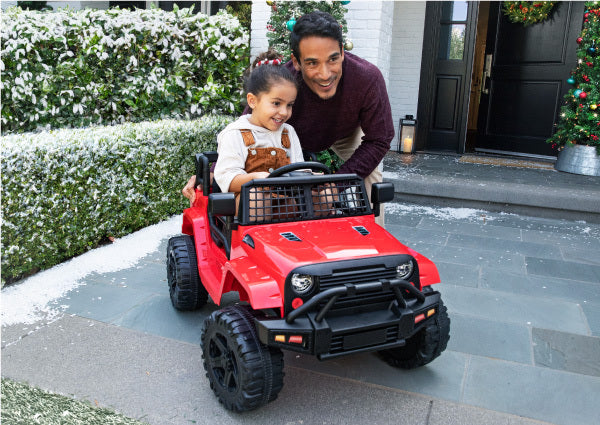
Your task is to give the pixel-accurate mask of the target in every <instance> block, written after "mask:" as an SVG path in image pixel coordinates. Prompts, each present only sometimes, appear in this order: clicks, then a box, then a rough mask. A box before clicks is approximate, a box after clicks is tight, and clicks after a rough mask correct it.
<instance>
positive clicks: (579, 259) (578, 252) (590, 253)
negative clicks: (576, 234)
mask: <svg viewBox="0 0 600 425" xmlns="http://www.w3.org/2000/svg"><path fill="white" fill-rule="evenodd" d="M560 250H561V252H562V258H563V259H565V260H566V261H572V262H574V263H585V264H593V265H595V266H600V248H598V249H585V248H579V247H568V248H564V247H563V248H561V249H560Z"/></svg>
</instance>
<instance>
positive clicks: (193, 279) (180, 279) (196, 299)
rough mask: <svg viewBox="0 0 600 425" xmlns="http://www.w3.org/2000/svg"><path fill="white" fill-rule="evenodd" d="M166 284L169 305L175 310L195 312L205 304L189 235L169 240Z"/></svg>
mask: <svg viewBox="0 0 600 425" xmlns="http://www.w3.org/2000/svg"><path fill="white" fill-rule="evenodd" d="M167 282H168V283H169V294H170V295H171V303H172V304H173V307H175V308H176V309H178V310H195V309H197V308H200V307H202V306H203V305H204V304H206V301H207V300H208V292H206V289H205V288H204V286H202V282H200V275H199V274H198V262H197V261H196V249H195V248H194V240H193V238H192V237H191V236H189V235H180V236H174V237H172V238H171V239H169V244H168V245H167Z"/></svg>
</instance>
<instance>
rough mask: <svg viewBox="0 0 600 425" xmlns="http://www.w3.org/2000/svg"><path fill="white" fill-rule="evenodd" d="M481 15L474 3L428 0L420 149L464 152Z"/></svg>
mask: <svg viewBox="0 0 600 425" xmlns="http://www.w3.org/2000/svg"><path fill="white" fill-rule="evenodd" d="M476 16H477V3H474V2H466V1H454V2H427V7H426V17H425V22H426V25H425V34H424V38H423V56H422V57H423V60H422V63H421V83H420V86H419V107H418V110H417V119H418V129H417V148H418V149H426V150H438V151H450V152H457V153H462V152H464V146H465V135H466V125H467V113H468V102H469V94H470V91H469V86H470V81H471V70H472V62H473V46H474V37H475V27H476Z"/></svg>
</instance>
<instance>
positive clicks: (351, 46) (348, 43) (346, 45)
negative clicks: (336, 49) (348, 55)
mask: <svg viewBox="0 0 600 425" xmlns="http://www.w3.org/2000/svg"><path fill="white" fill-rule="evenodd" d="M352 49H354V43H352V41H350V40H346V41H345V42H344V50H352Z"/></svg>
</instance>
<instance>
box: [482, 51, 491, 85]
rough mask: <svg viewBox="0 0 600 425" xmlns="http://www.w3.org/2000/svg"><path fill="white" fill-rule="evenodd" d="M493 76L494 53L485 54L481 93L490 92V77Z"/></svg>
mask: <svg viewBox="0 0 600 425" xmlns="http://www.w3.org/2000/svg"><path fill="white" fill-rule="evenodd" d="M491 77H492V55H491V54H487V55H485V64H484V65H483V76H482V77H481V93H483V94H489V92H490V90H489V89H490V87H489V85H490V84H489V83H490V78H491Z"/></svg>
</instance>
